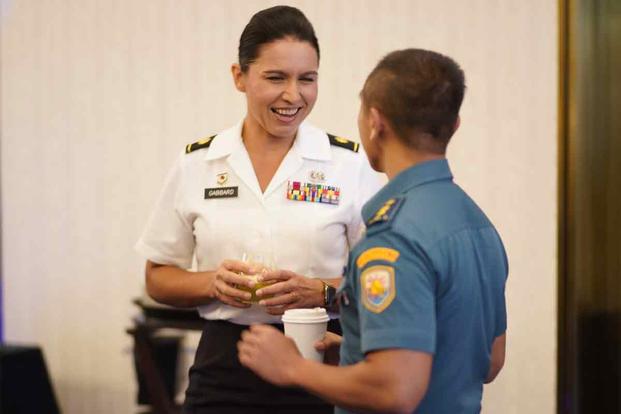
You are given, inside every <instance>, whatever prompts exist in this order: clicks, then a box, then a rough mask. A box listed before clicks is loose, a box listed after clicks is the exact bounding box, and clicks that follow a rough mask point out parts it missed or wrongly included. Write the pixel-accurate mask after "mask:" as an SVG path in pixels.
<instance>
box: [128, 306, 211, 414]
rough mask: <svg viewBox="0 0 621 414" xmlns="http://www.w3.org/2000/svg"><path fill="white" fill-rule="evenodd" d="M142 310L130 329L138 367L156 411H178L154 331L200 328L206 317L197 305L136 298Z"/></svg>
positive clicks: (169, 413) (160, 413)
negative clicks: (186, 306) (162, 368)
mask: <svg viewBox="0 0 621 414" xmlns="http://www.w3.org/2000/svg"><path fill="white" fill-rule="evenodd" d="M133 302H134V303H135V304H136V305H137V306H138V307H139V308H140V309H141V311H142V313H141V314H140V315H139V316H137V317H135V318H134V320H133V326H132V327H130V328H128V329H127V333H128V334H130V335H131V336H132V337H133V338H134V355H135V358H136V361H135V362H136V369H137V370H138V371H139V373H140V375H141V376H142V378H143V380H144V385H145V389H146V393H147V396H148V399H149V401H150V405H151V409H152V410H151V413H153V414H178V413H179V407H178V406H177V405H176V404H175V401H174V395H172V396H169V394H168V392H167V390H166V385H165V382H164V378H163V376H162V373H161V372H160V370H159V369H158V366H157V363H156V360H155V356H154V349H155V348H154V342H153V338H154V335H156V334H157V332H158V331H159V330H161V329H166V328H172V329H180V330H189V331H201V330H202V329H203V325H204V320H203V319H202V318H201V317H200V316H199V315H198V312H197V311H196V310H195V309H178V308H171V307H165V306H161V305H153V304H150V303H148V302H147V301H145V300H142V299H134V301H133Z"/></svg>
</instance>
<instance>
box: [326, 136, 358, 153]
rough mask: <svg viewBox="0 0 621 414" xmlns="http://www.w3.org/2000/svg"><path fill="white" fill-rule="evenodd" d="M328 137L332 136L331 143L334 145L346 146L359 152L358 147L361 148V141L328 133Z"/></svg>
mask: <svg viewBox="0 0 621 414" xmlns="http://www.w3.org/2000/svg"><path fill="white" fill-rule="evenodd" d="M328 138H330V145H334V146H335V147H341V148H345V149H348V150H350V151H353V152H358V149H359V148H360V144H359V143H357V142H354V141H350V140H348V139H345V138H341V137H337V136H336V135H332V134H328Z"/></svg>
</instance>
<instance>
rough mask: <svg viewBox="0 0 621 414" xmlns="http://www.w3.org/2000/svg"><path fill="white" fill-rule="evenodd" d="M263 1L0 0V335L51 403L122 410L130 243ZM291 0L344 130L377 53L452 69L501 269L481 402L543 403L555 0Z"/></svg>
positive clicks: (464, 141) (500, 407)
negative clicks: (502, 308) (504, 279)
mask: <svg viewBox="0 0 621 414" xmlns="http://www.w3.org/2000/svg"><path fill="white" fill-rule="evenodd" d="M275 3H276V2H271V1H244V2H231V1H207V0H202V1H200V0H194V1H190V0H176V1H173V0H170V1H164V0H132V1H128V0H105V1H104V0H100V1H97V0H65V1H51V0H36V1H35V0H14V1H7V0H2V8H1V9H2V11H3V14H4V15H3V17H2V20H1V25H2V55H1V59H2V62H1V71H2V72H1V75H2V88H1V93H2V114H1V115H2V118H1V119H2V131H1V132H2V142H1V143H2V160H1V161H2V187H1V188H2V191H3V193H2V214H3V217H2V223H3V228H2V236H3V240H4V244H3V252H2V258H3V260H4V263H3V275H4V280H3V284H4V286H3V289H4V297H5V304H4V306H5V308H4V317H5V324H6V332H5V336H6V338H7V339H8V340H10V341H18V342H22V341H23V342H36V343H40V344H41V345H42V346H43V348H44V351H45V354H46V356H47V360H48V364H49V368H50V370H51V374H52V376H53V379H54V382H55V386H56V390H57V392H58V396H59V398H60V402H61V405H62V408H63V409H64V412H66V413H86V412H88V413H110V412H115V413H129V412H131V411H132V407H133V405H132V404H133V395H134V391H135V384H134V380H133V372H132V368H131V363H132V361H131V358H130V354H129V353H128V352H129V349H130V346H131V343H130V341H129V338H128V337H127V336H126V335H125V334H124V328H125V327H127V326H128V324H129V320H130V317H131V316H132V315H133V314H134V309H133V308H132V306H131V305H130V299H131V298H132V297H133V296H135V295H137V294H139V293H140V289H141V283H142V276H141V272H142V260H141V259H140V258H139V257H138V256H137V255H136V254H135V253H134V252H133V250H132V246H133V243H134V242H135V240H136V238H137V237H138V235H139V233H140V231H141V229H142V227H143V225H144V224H145V217H146V214H147V212H148V211H149V210H150V208H151V205H152V204H153V202H154V200H155V197H156V194H157V192H158V190H159V188H160V185H161V184H162V180H163V177H164V174H165V173H166V171H167V169H168V167H169V166H170V164H171V162H172V160H173V158H174V157H175V155H176V154H177V153H178V151H179V150H180V149H181V148H182V147H183V146H184V145H185V144H186V143H188V142H191V141H193V140H195V139H197V138H200V137H202V136H205V135H208V134H211V133H214V132H216V131H218V130H220V129H222V128H224V127H227V126H229V125H231V124H232V123H233V122H235V121H236V120H237V119H238V118H239V117H241V116H242V115H243V113H244V100H243V97H242V96H240V95H239V94H238V93H236V92H235V91H234V89H233V87H232V85H231V81H230V76H229V73H228V68H229V65H230V63H231V62H232V61H233V60H234V59H235V55H236V44H237V40H238V38H239V35H240V33H241V30H242V28H243V26H244V24H245V23H246V22H247V20H248V19H249V17H250V16H251V14H252V13H253V12H255V11H257V10H259V9H261V8H264V7H266V6H269V5H272V4H275ZM289 3H290V4H292V5H297V6H299V7H300V8H302V10H303V11H304V12H305V13H306V14H307V15H308V17H309V18H310V19H311V21H312V22H313V23H314V25H315V28H316V31H317V33H318V36H319V39H320V42H321V46H322V62H321V86H320V99H319V101H318V103H317V106H316V109H315V110H314V113H313V114H312V116H311V119H312V121H314V122H315V123H316V124H318V125H320V126H321V127H324V128H325V129H327V130H329V131H333V132H336V133H339V134H342V135H346V136H350V137H354V138H357V136H356V123H355V120H356V113H357V106H358V99H357V93H358V90H359V88H360V87H361V85H362V82H363V80H364V78H365V76H366V74H367V73H368V72H369V70H370V69H371V68H372V67H373V65H374V64H375V63H376V61H377V60H378V59H379V58H380V57H381V56H382V55H384V54H385V53H387V52H388V51H391V50H393V49H396V48H405V47H423V48H430V49H435V50H438V51H441V52H444V53H447V54H448V55H451V56H453V57H454V58H455V59H456V60H457V61H458V62H460V63H461V64H462V65H463V68H464V69H465V72H466V76H467V81H468V82H467V83H468V91H467V96H466V100H465V104H464V107H463V111H462V127H461V129H460V131H459V132H458V133H457V135H456V136H455V139H454V143H453V144H452V146H451V148H450V153H449V157H450V159H451V161H452V166H453V168H454V172H455V174H456V177H457V181H458V182H459V183H460V184H461V185H462V186H463V187H464V188H465V189H466V190H467V191H469V192H470V193H471V194H472V195H473V196H474V198H475V199H476V200H478V202H479V203H480V205H481V206H482V207H483V208H484V209H485V210H486V211H487V212H488V213H489V216H490V217H491V219H492V220H493V221H494V222H495V223H496V225H497V226H498V228H499V230H500V233H501V234H502V236H503V238H504V241H505V243H506V246H507V250H508V253H509V257H510V266H511V274H510V280H509V283H508V293H507V298H508V308H509V333H508V335H509V342H508V355H507V365H506V368H505V369H504V371H503V373H502V374H501V376H500V378H499V379H498V380H497V381H496V382H495V383H494V384H492V385H490V386H488V387H486V391H485V400H484V412H486V413H499V412H502V413H506V414H512V413H515V414H517V413H520V414H521V413H534V412H536V413H553V412H555V357H556V346H555V335H556V259H555V257H556V238H555V237H556V236H555V235H556V156H557V152H556V151H557V150H556V117H557V113H556V83H557V74H556V57H557V42H556V33H557V28H556V27H557V26H556V25H557V19H556V15H557V10H556V3H557V2H555V1H550V0H549V1H539V0H528V1H521V2H514V1H504V2H499V1H496V0H472V1H450V0H443V1H441V0H438V1H433V2H429V1H424V0H417V1H413V0H401V1H394V0H393V1H389V0H384V1H382V2H373V1H351V0H349V1H345V0H339V1H335V0H333V1H327V0H326V1H313V0H307V1H296V2H289ZM380 4H381V5H380Z"/></svg>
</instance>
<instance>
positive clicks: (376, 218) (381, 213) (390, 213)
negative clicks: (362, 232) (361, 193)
mask: <svg viewBox="0 0 621 414" xmlns="http://www.w3.org/2000/svg"><path fill="white" fill-rule="evenodd" d="M402 203H403V197H394V198H391V199H389V200H387V201H386V202H385V203H384V204H383V205H382V206H381V207H380V208H379V209H378V210H377V211H376V212H375V214H373V217H371V218H370V219H369V220H367V222H366V223H365V224H366V226H367V228H368V227H371V226H372V225H374V224H377V223H390V222H391V221H392V220H393V219H394V218H395V216H396V214H397V211H398V210H399V207H401V204H402Z"/></svg>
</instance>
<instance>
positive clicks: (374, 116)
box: [369, 107, 386, 141]
mask: <svg viewBox="0 0 621 414" xmlns="http://www.w3.org/2000/svg"><path fill="white" fill-rule="evenodd" d="M385 131H386V121H385V119H384V116H383V115H382V113H381V112H380V111H378V110H377V108H373V107H371V108H370V109H369V140H370V141H373V140H376V139H380V138H382V137H383V136H384V132H385Z"/></svg>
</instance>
